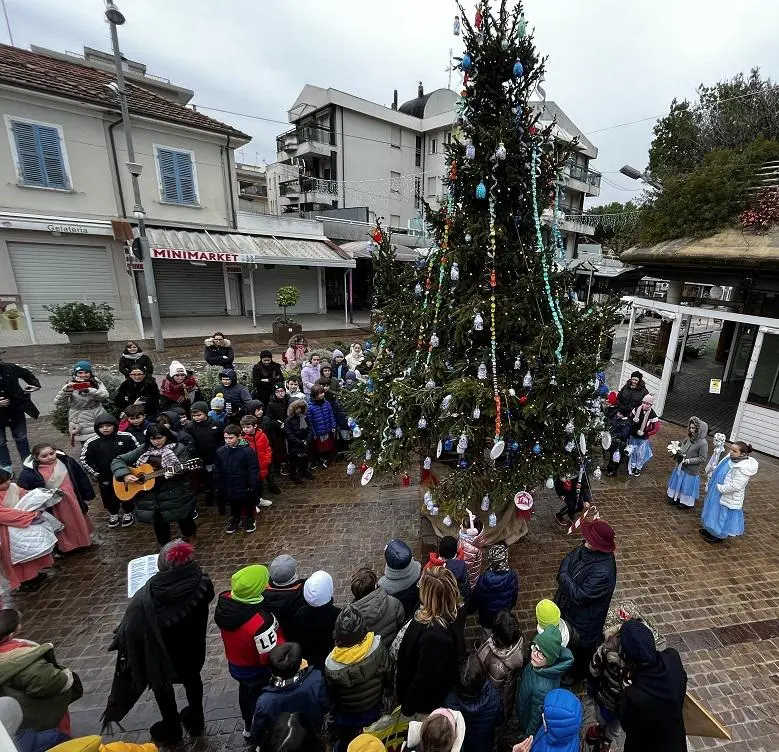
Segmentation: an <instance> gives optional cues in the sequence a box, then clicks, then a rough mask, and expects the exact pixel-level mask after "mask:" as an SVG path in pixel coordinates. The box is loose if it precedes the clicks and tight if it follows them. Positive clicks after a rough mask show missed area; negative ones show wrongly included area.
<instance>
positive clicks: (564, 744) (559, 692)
mask: <svg viewBox="0 0 779 752" xmlns="http://www.w3.org/2000/svg"><path fill="white" fill-rule="evenodd" d="M583 715H584V709H583V708H582V704H581V702H580V700H579V698H578V697H576V695H574V694H572V693H571V692H568V691H567V690H564V689H553V690H552V691H551V692H550V693H549V694H548V695H547V696H546V698H545V699H544V723H543V725H542V726H541V728H540V729H539V730H538V733H537V734H536V736H535V738H534V739H533V746H532V747H531V748H530V752H579V735H580V733H581V728H582V719H583Z"/></svg>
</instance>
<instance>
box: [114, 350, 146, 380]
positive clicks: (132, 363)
mask: <svg viewBox="0 0 779 752" xmlns="http://www.w3.org/2000/svg"><path fill="white" fill-rule="evenodd" d="M134 368H142V369H143V370H144V371H145V372H146V375H147V376H149V377H150V376H151V375H152V374H153V373H154V363H152V362H151V358H150V357H149V356H148V355H146V354H145V353H142V352H137V353H135V354H134V355H130V354H128V353H127V351H124V352H122V354H121V356H120V357H119V373H121V374H122V375H123V376H124V377H125V378H128V377H129V376H130V371H132V370H133V369H134Z"/></svg>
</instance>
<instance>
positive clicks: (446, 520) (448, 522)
mask: <svg viewBox="0 0 779 752" xmlns="http://www.w3.org/2000/svg"><path fill="white" fill-rule="evenodd" d="M441 522H442V523H443V524H444V526H445V527H449V526H450V525H451V524H452V518H451V517H450V516H449V515H448V514H447V515H446V517H444V518H443V519H442V520H441Z"/></svg>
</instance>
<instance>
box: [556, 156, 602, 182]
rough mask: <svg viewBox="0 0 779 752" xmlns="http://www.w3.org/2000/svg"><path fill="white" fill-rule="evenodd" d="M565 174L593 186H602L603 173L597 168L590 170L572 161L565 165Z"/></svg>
mask: <svg viewBox="0 0 779 752" xmlns="http://www.w3.org/2000/svg"><path fill="white" fill-rule="evenodd" d="M565 174H566V175H568V176H570V177H571V178H573V179H574V180H579V181H581V182H582V183H587V185H591V186H592V187H593V188H600V181H601V174H600V173H599V172H596V171H595V170H588V169H587V168H586V167H582V165H577V164H571V163H570V162H569V163H568V164H566V165H565Z"/></svg>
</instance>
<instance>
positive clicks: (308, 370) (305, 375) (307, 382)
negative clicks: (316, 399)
mask: <svg viewBox="0 0 779 752" xmlns="http://www.w3.org/2000/svg"><path fill="white" fill-rule="evenodd" d="M320 361H321V358H320V357H319V355H317V354H316V353H312V354H311V357H310V358H309V361H308V363H306V365H304V366H303V368H301V369H300V380H301V381H302V382H303V391H304V392H305V393H306V394H310V393H311V387H312V386H314V384H315V383H316V380H317V379H318V378H319V370H320Z"/></svg>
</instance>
